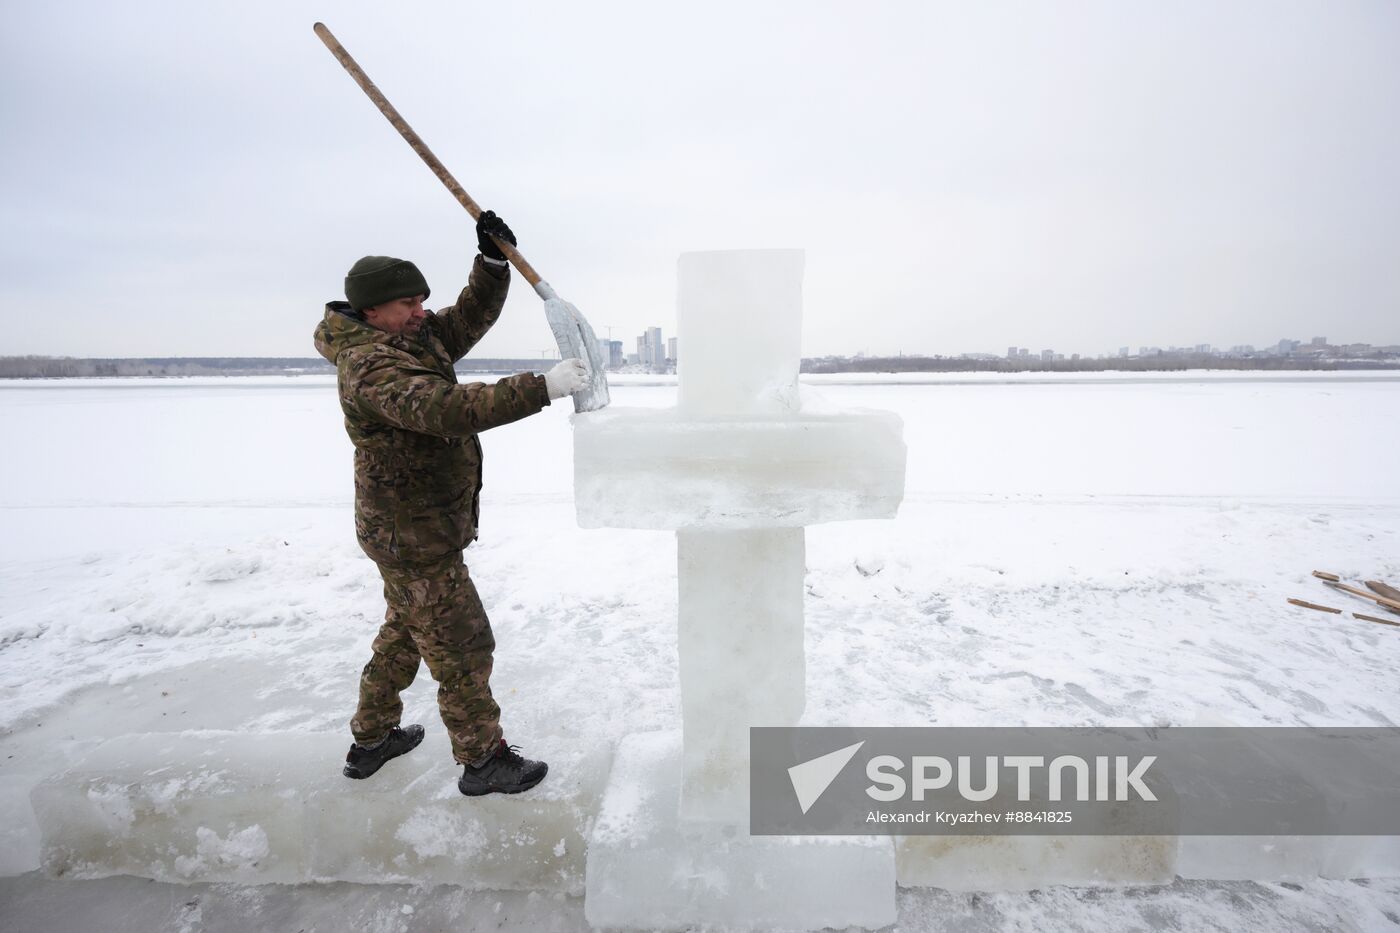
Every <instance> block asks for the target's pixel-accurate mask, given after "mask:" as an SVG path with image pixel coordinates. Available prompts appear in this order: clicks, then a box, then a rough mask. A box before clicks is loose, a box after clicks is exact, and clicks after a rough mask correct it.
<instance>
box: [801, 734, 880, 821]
mask: <svg viewBox="0 0 1400 933" xmlns="http://www.w3.org/2000/svg"><path fill="white" fill-rule="evenodd" d="M864 744H865V742H864V741H860V742H857V743H856V744H854V745H847V746H846V747H845V748H838V749H837V750H836V751H834V752H828V753H827V754H825V755H822V756H821V757H819V758H813V759H812V760H811V761H804V762H802V764H800V765H793V766H792V767H791V768H788V778H790V779H791V780H792V790H793V792H794V793H795V794H797V803H798V805H799V806H801V807H802V812H803V813H804V814H805V813H806V812H807V811H808V810H810V809H812V805H813V804H815V803H816V802H817V800H818V799H819V798H820V797H821V795H822V794H824V793H826V789H827V788H828V787H830V786H831V782H832V781H834V780H836V776H837V775H839V774H840V773H841V769H843V768H845V767H846V765H847V764H848V763H849V762H850V760H851V759H852V758H854V757H855V754H856V752H858V751H860V747H861V746H862V745H864Z"/></svg>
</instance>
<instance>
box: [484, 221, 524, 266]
mask: <svg viewBox="0 0 1400 933" xmlns="http://www.w3.org/2000/svg"><path fill="white" fill-rule="evenodd" d="M493 236H494V237H499V238H501V239H502V240H505V241H506V242H507V243H509V244H510V245H511V246H514V245H515V234H514V233H511V232H510V228H509V227H507V226H506V222H505V221H504V220H502V219H501V218H499V217H497V216H496V212H495V211H482V212H481V216H480V217H478V218H477V219H476V245H477V247H478V248H479V249H480V250H481V255H483V256H485V257H486V258H487V259H494V260H496V261H497V262H503V261H504V260H505V258H506V256H505V253H502V252H501V250H500V248H499V247H497V246H496V244H495V243H493V242H491V237H493Z"/></svg>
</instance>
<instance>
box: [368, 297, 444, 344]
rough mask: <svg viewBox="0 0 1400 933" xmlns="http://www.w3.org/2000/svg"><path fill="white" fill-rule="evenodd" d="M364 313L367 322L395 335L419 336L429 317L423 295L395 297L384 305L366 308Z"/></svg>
mask: <svg viewBox="0 0 1400 933" xmlns="http://www.w3.org/2000/svg"><path fill="white" fill-rule="evenodd" d="M364 315H365V323H367V324H369V325H370V326H371V327H377V328H379V329H380V330H382V331H384V332H386V333H390V334H394V335H395V336H399V335H403V336H407V337H417V336H418V331H419V330H420V329H421V328H422V327H423V322H424V321H425V320H427V318H428V315H427V312H425V311H424V310H423V296H422V295H414V296H413V297H412V298H395V299H394V300H393V301H386V302H385V303H384V304H382V305H375V306H374V307H373V308H365V311H364Z"/></svg>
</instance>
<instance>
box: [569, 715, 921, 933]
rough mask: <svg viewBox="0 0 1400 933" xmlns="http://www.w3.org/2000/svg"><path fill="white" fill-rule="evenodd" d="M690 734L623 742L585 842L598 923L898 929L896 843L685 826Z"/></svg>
mask: <svg viewBox="0 0 1400 933" xmlns="http://www.w3.org/2000/svg"><path fill="white" fill-rule="evenodd" d="M680 777H681V735H680V733H679V732H644V733H636V734H633V735H630V736H628V737H627V738H625V739H623V741H622V743H621V744H620V745H619V746H618V750H617V754H616V756H615V764H614V766H613V772H612V776H611V777H610V778H609V781H608V789H607V793H606V794H605V795H604V798H603V804H602V810H601V811H600V812H599V814H598V820H597V822H596V823H595V824H594V826H593V834H592V836H591V837H590V839H589V843H588V872H587V874H588V893H587V895H586V897H585V900H584V912H585V914H586V916H587V917H588V921H589V923H591V924H593V925H594V926H601V927H636V928H642V929H686V928H690V927H695V926H700V927H710V926H715V927H723V928H728V929H785V930H807V929H811V930H816V929H822V928H824V927H835V928H838V929H839V928H843V927H848V926H858V927H866V928H876V927H882V926H885V925H887V924H890V923H893V922H894V921H895V858H894V845H893V840H892V839H890V838H889V837H870V836H796V837H786V836H750V835H749V834H748V829H747V827H746V826H733V825H724V824H716V823H709V822H706V823H699V822H689V821H684V820H681V819H680V818H679V804H680Z"/></svg>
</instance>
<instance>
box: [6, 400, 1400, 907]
mask: <svg viewBox="0 0 1400 933" xmlns="http://www.w3.org/2000/svg"><path fill="white" fill-rule="evenodd" d="M977 375H978V376H981V377H983V378H968V377H967V376H961V375H959V376H947V377H939V376H920V377H913V378H911V377H907V376H905V377H873V378H862V379H853V377H851V376H849V375H847V376H839V377H813V378H804V392H808V393H815V394H816V395H818V396H820V397H821V399H822V400H824V401H825V402H827V403H829V404H832V405H837V406H843V407H846V406H851V407H871V408H882V409H888V410H892V411H895V412H897V413H898V414H900V415H901V416H902V417H903V419H904V424H905V438H906V441H907V442H908V445H909V465H908V478H907V492H906V496H905V502H904V505H903V507H902V509H901V511H900V515H899V518H898V519H896V520H895V521H890V522H853V523H843V524H833V525H824V526H816V527H812V528H809V529H808V532H807V568H808V573H807V591H808V600H807V658H808V697H809V699H808V705H807V713H806V718H805V721H806V722H808V723H811V724H832V725H836V724H839V725H918V724H938V725H978V724H982V725H1016V724H1026V725H1084V724H1113V725H1141V724H1188V723H1212V722H1219V721H1222V720H1228V721H1232V722H1235V723H1239V724H1244V725H1371V724H1375V725H1396V724H1400V689H1397V686H1396V680H1395V674H1394V671H1395V668H1396V665H1397V662H1400V630H1397V629H1392V628H1389V627H1385V626H1380V625H1376V624H1374V623H1369V622H1363V621H1358V620H1354V619H1352V618H1351V617H1350V615H1349V614H1348V615H1345V616H1335V615H1324V614H1320V613H1316V612H1311V611H1308V610H1304V609H1299V608H1296V607H1293V606H1290V605H1288V604H1287V603H1286V602H1285V599H1286V598H1287V597H1289V596H1297V597H1301V598H1304V599H1309V600H1312V601H1315V602H1321V603H1325V604H1329V605H1336V606H1339V607H1342V608H1346V609H1347V610H1351V609H1354V608H1355V609H1359V610H1360V611H1362V612H1368V611H1369V612H1370V613H1371V614H1377V615H1380V614H1384V613H1382V612H1376V611H1374V610H1372V609H1368V608H1367V606H1366V605H1364V604H1363V603H1362V602H1361V601H1360V600H1355V599H1353V598H1351V597H1344V596H1342V595H1341V594H1334V593H1333V592H1332V591H1330V590H1327V589H1326V588H1325V587H1323V586H1322V585H1321V584H1320V583H1319V582H1318V581H1316V580H1315V579H1313V578H1312V577H1311V576H1310V572H1311V571H1312V570H1313V569H1326V570H1331V571H1333V572H1336V573H1339V574H1341V575H1342V576H1343V577H1345V578H1348V579H1351V580H1360V579H1376V578H1379V579H1383V580H1388V581H1389V582H1391V583H1392V584H1397V585H1400V485H1398V484H1397V483H1396V480H1395V475H1396V474H1395V466H1394V465H1395V462H1396V459H1397V458H1396V455H1397V454H1400V439H1397V435H1396V434H1395V433H1394V432H1393V425H1395V424H1396V423H1400V377H1397V376H1395V375H1394V374H1386V375H1379V374H1369V375H1367V374H1358V373H1346V374H1330V373H1328V374H1323V373H1307V374H1296V373H1289V374H1255V373H1250V374H1240V373H1229V374H1207V373H1185V374H1155V373H1154V374H1142V375H1137V374H1131V375H1130V374H1104V375H1099V374H1095V378H1093V379H1085V378H1082V377H1063V378H1058V379H1057V378H1055V377H1053V376H1051V377H1047V376H1045V375H1043V374H1027V377H1026V378H1021V379H1015V378H1009V377H1004V376H1003V377H998V378H996V379H990V378H985V376H986V375H987V374H977ZM1031 375H1035V376H1037V378H1035V379H1033V380H1032V379H1030V378H1029V376H1031ZM613 395H614V404H615V405H619V406H621V405H626V406H668V405H671V404H673V403H674V399H675V387H674V383H673V381H672V380H667V379H664V378H646V377H638V378H631V379H622V380H617V381H615V384H614V389H613ZM571 412H572V406H571V405H569V404H568V403H567V402H566V403H563V404H559V403H556V404H555V405H553V406H551V407H550V408H549V409H547V410H546V411H545V412H544V413H543V414H542V415H540V416H536V417H533V418H529V419H526V420H525V421H523V422H520V423H518V424H515V425H510V426H507V427H504V428H501V429H497V430H494V431H491V432H489V433H487V434H486V435H484V436H483V445H484V447H485V449H486V472H485V485H484V488H483V493H482V527H481V540H480V541H479V542H478V543H477V544H474V545H473V546H472V547H471V548H470V549H469V550H468V552H467V559H468V565H469V567H470V568H471V572H472V575H473V577H474V579H475V581H476V583H477V586H478V588H479V590H480V591H481V594H482V597H483V600H484V601H485V603H486V605H487V607H488V610H489V611H490V613H491V618H492V624H493V627H494V628H495V631H496V636H497V641H498V650H497V662H496V668H495V673H494V676H493V685H494V687H495V689H496V692H497V695H498V697H499V698H500V700H501V703H502V706H503V708H504V724H505V727H506V730H507V736H508V737H509V739H510V740H511V741H512V742H516V743H519V744H521V745H522V746H523V747H524V748H525V750H526V751H527V752H535V751H538V752H540V753H541V755H542V756H543V757H546V758H548V757H549V754H550V752H551V750H552V749H558V748H561V747H564V746H567V745H572V744H576V743H586V744H591V743H606V744H609V745H611V744H614V743H616V742H617V740H618V739H619V738H620V737H621V736H622V735H624V734H626V733H629V732H634V731H639V730H647V729H658V728H671V727H675V726H676V725H677V724H678V721H679V691H678V685H677V681H676V644H675V635H676V633H675V623H674V620H675V615H676V582H675V569H676V568H675V556H676V555H675V538H674V536H673V535H672V534H670V533H668V532H644V531H620V530H605V531H583V530H580V529H579V528H577V526H576V524H575V522H574V512H573V492H572V488H573V487H572V462H571V438H570V429H569V418H570V414H571ZM0 431H3V432H4V436H5V437H7V438H9V439H10V443H9V444H8V445H7V447H8V450H7V455H6V457H5V458H3V459H0V522H3V531H4V533H3V535H0V729H3V730H4V731H3V734H0V796H2V797H3V800H4V801H5V805H6V807H7V809H8V808H10V807H16V808H17V807H18V806H19V805H20V804H21V803H22V802H23V800H24V796H23V793H24V792H25V791H26V790H27V787H28V786H30V785H32V783H33V782H34V781H36V780H37V779H38V778H39V777H40V776H42V775H43V774H44V773H46V772H48V771H52V770H56V769H57V768H58V767H60V766H61V765H62V764H63V763H65V762H66V761H68V760H71V759H72V757H74V756H75V755H77V754H80V753H81V752H82V751H83V750H84V749H85V748H88V747H91V745H92V744H94V743H95V742H96V741H98V740H101V739H104V738H107V737H110V736H112V735H118V734H122V733H126V732H140V731H153V730H172V731H174V730H185V729H239V730H246V731H248V732H250V733H252V732H257V731H260V730H288V729H299V730H326V731H345V729H346V726H345V723H346V720H347V719H348V717H349V714H350V712H351V709H352V708H353V704H354V696H355V683H356V679H357V677H358V674H359V669H360V667H361V666H362V665H363V663H364V661H365V660H366V659H367V657H368V653H367V652H368V644H369V641H370V639H371V638H372V636H373V633H374V630H375V629H376V627H377V625H378V624H379V621H380V620H381V618H382V613H383V602H382V597H381V595H380V581H379V577H378V575H377V573H376V572H375V568H374V565H373V564H372V563H371V562H370V561H368V560H367V559H366V558H365V557H364V556H363V555H362V554H361V553H360V551H359V549H358V547H357V546H356V545H355V542H354V538H353V527H352V523H351V515H350V509H351V496H352V490H351V484H350V452H349V451H350V448H349V442H348V440H347V439H346V438H345V435H344V431H343V430H342V428H341V423H340V413H339V409H338V406H337V402H336V397H335V392H334V389H333V380H332V379H329V378H325V377H297V378H267V377H259V378H249V379H201V380H193V379H192V380H71V381H45V382H7V383H0ZM1387 432H1389V433H1387ZM405 715H406V718H409V719H412V720H416V721H421V722H424V723H425V724H427V726H428V729H429V733H430V736H435V738H430V745H429V746H428V747H429V748H430V749H431V748H435V747H436V746H438V745H441V746H443V748H445V741H443V740H442V736H441V734H440V733H441V731H442V727H441V724H440V722H439V720H438V719H437V714H436V707H435V702H434V691H433V685H432V683H431V680H430V679H429V677H428V675H427V673H426V671H422V672H420V675H419V680H418V682H417V683H415V684H414V686H413V687H412V688H411V690H410V691H409V694H408V696H407V697H406V713H405ZM347 742H348V734H347ZM327 767H329V768H335V767H338V762H328V763H327ZM23 816H24V815H23V814H20V813H18V812H17V813H16V816H15V819H14V820H12V821H11V822H10V825H9V828H8V829H7V830H6V841H7V842H8V845H7V846H6V847H5V849H4V852H5V854H4V856H3V858H0V867H3V868H5V869H7V870H8V872H9V873H11V874H19V873H22V872H26V871H30V870H31V869H33V868H34V866H35V864H36V850H35V848H34V846H35V840H34V838H33V833H32V827H30V826H28V824H26V823H24V820H23V818H22V817H23ZM67 884H68V885H70V886H72V885H78V886H79V887H69V888H67V889H64V888H62V885H55V884H52V883H45V882H41V881H40V880H39V879H38V878H37V877H35V876H28V878H27V879H26V878H21V879H16V880H13V881H10V882H7V883H6V884H5V885H4V886H0V912H8V910H6V909H5V908H4V905H6V904H9V905H10V906H11V908H15V909H18V906H19V905H21V904H30V905H36V904H40V903H43V902H44V899H45V898H46V897H50V898H52V897H57V896H58V895H56V894H52V895H50V894H46V893H45V892H50V891H55V890H70V891H72V892H74V896H79V898H80V899H81V897H80V895H77V892H78V891H79V890H80V888H81V886H82V885H95V884H99V882H68V883H67ZM133 884H135V883H134V882H133ZM344 887H345V888H346V889H347V890H350V891H353V890H354V888H355V886H344ZM332 889H334V890H335V891H340V888H338V887H335V886H329V887H327V888H326V889H322V890H319V892H313V891H310V890H308V891H307V893H306V896H307V897H308V898H311V899H312V900H315V899H316V898H321V899H322V901H324V902H325V903H331V902H335V903H339V902H340V900H343V899H345V898H351V899H353V897H352V896H351V895H350V894H345V893H344V892H343V891H341V893H336V894H332V893H330V892H331V891H332ZM111 890H112V891H121V890H123V889H122V888H121V886H120V884H116V886H115V887H113V888H111ZM172 890H173V891H176V892H178V891H179V890H180V889H178V888H172ZM191 890H194V889H191ZM201 890H203V891H205V896H209V897H215V898H216V899H217V898H223V899H224V901H225V902H229V903H232V902H233V901H238V902H240V903H242V902H243V901H242V900H239V899H240V898H242V899H245V900H246V899H251V900H248V902H249V903H252V902H256V901H257V900H258V898H263V899H264V900H265V901H266V902H267V903H269V904H275V903H277V899H276V896H275V895H274V894H272V893H267V892H263V893H261V894H259V893H257V892H254V891H250V892H248V893H247V894H246V895H241V894H238V893H237V892H229V891H228V890H226V889H219V888H214V889H201ZM396 890H397V893H395V894H392V895H390V894H384V893H369V892H368V891H367V892H365V893H364V894H363V895H362V896H363V898H365V899H366V900H365V901H364V903H366V904H369V903H371V902H373V903H378V900H375V899H379V900H382V899H384V898H386V897H399V898H401V899H403V903H405V904H409V903H412V902H413V898H414V897H415V896H419V895H414V894H408V893H405V892H404V891H403V890H402V889H396ZM132 891H133V893H132V896H133V897H136V894H135V889H134V888H133V889H132ZM220 891H223V893H219V892H220ZM1229 891H1230V889H1229V887H1228V886H1224V887H1221V886H1199V885H1197V886H1192V885H1191V884H1187V883H1179V884H1178V885H1176V886H1172V887H1167V888H1143V889H1138V890H1136V891H1135V893H1132V894H1131V895H1127V894H1122V893H1118V894H1104V895H1102V896H1099V895H1095V896H1084V895H1082V894H1076V893H1073V892H1067V891H1063V890H1062V891H1057V892H1051V893H1048V894H1044V895H1037V896H1030V895H1024V896H1023V895H999V896H997V897H994V898H984V899H982V900H981V901H977V900H975V899H974V900H969V899H967V898H957V899H954V900H955V901H956V903H954V900H949V901H947V902H946V903H943V902H940V901H939V895H937V894H936V892H925V891H907V892H904V893H903V894H902V895H901V901H900V904H901V918H902V922H901V928H906V929H913V928H924V927H925V926H929V925H935V924H936V923H937V922H939V921H940V920H942V919H946V916H947V912H948V911H951V912H952V913H954V914H957V915H958V916H960V917H964V916H965V917H966V923H967V928H969V929H981V928H984V927H985V928H992V927H994V926H995V925H996V923H995V922H993V920H992V919H991V918H993V917H999V918H1001V919H1000V921H998V922H1008V923H1009V922H1011V921H1010V920H1008V919H1007V918H1016V917H1019V918H1020V920H1019V921H1017V922H1022V923H1025V924H1028V925H1033V924H1034V922H1035V920H1036V918H1037V917H1042V916H1043V917H1046V918H1051V917H1053V918H1055V921H1054V922H1053V923H1051V924H1050V925H1053V926H1059V927H1073V926H1076V925H1078V926H1081V927H1085V928H1095V927H1098V926H1113V927H1152V926H1164V927H1171V926H1172V925H1173V924H1176V925H1177V926H1181V927H1183V928H1209V927H1211V926H1230V927H1233V928H1237V929H1239V928H1247V924H1249V923H1254V922H1256V921H1257V922H1260V923H1261V924H1263V923H1266V922H1267V921H1269V920H1270V918H1272V921H1273V922H1274V923H1275V924H1278V923H1280V922H1281V923H1282V924H1283V925H1284V926H1291V927H1296V926H1298V925H1301V924H1304V923H1314V924H1316V925H1318V926H1319V927H1325V928H1339V927H1340V928H1347V927H1350V928H1353V929H1373V928H1376V927H1377V926H1378V925H1379V924H1381V923H1382V922H1383V921H1382V920H1381V918H1383V917H1386V918H1389V922H1391V923H1395V922H1397V918H1400V882H1395V881H1385V882H1382V881H1376V882H1372V883H1370V884H1368V885H1361V884H1357V883H1354V882H1317V883H1316V884H1308V885H1304V890H1302V891H1294V890H1292V889H1291V888H1289V889H1283V888H1280V887H1279V886H1276V885H1269V886H1263V887H1261V886H1241V887H1240V888H1238V890H1237V891H1236V893H1235V894H1230V893H1228V892H1229ZM1221 892H1227V893H1221ZM95 896H96V895H94V897H95ZM179 896H180V895H179V894H178V893H177V894H175V895H172V897H175V898H178V897H179ZM191 896H193V895H191ZM444 896H445V895H443V894H441V893H439V894H435V895H431V896H429V894H427V893H422V894H421V897H422V898H424V900H425V903H426V902H429V901H432V900H433V898H436V899H437V901H441V899H442V898H443V897H444ZM950 897H951V896H950ZM230 899H232V900H230ZM338 899H339V900H338ZM487 900H489V898H488V899H487ZM508 900H509V899H508ZM322 901H317V903H321V902H322ZM308 903H309V902H308ZM386 903H387V902H386ZM483 903H484V901H483ZM492 903H495V902H494V901H492ZM510 903H513V904H517V905H522V904H525V903H526V902H525V901H522V900H520V899H519V898H518V897H517V898H516V899H515V900H511V901H510ZM1183 905H1186V906H1183ZM527 906H528V905H527ZM268 909H269V910H273V909H274V908H273V907H269V908H268ZM276 909H278V910H283V911H285V910H286V909H288V908H286V907H285V906H284V907H281V908H276ZM347 909H348V908H347ZM365 909H368V908H365ZM438 909H439V910H446V909H447V908H445V907H441V906H439V908H438ZM327 910H328V911H329V910H330V908H327ZM531 910H532V911H534V910H538V905H536V906H535V907H533V908H531ZM559 911H560V913H559V916H558V917H557V918H556V919H557V920H558V923H559V925H560V927H561V928H572V926H576V925H577V924H576V923H571V922H570V920H569V918H570V917H571V916H573V917H574V920H575V921H580V922H581V916H577V915H578V913H579V912H578V908H577V904H576V903H575V902H572V901H568V902H564V903H561V904H560V906H559ZM1104 911H1107V913H1104ZM332 913H333V911H332ZM23 915H24V916H30V915H29V914H28V913H23ZM516 915H517V916H524V914H520V913H519V912H517V914H516ZM180 916H182V915H178V914H172V915H171V917H173V918H174V919H171V920H170V921H169V922H170V923H171V924H172V925H171V926H169V928H170V929H179V928H180V926H181V924H183V923H185V920H181V919H179V917H180ZM386 916H387V915H386ZM408 917H409V915H407V914H403V915H402V916H401V918H400V919H399V920H395V921H394V923H395V924H399V923H404V924H407V925H406V926H404V928H405V929H416V928H418V927H417V926H415V925H414V924H413V923H410V922H409V921H408V919H407V918H408ZM1096 918H1097V919H1096ZM1154 918H1156V919H1154ZM185 919H186V920H187V919H188V918H185ZM496 919H499V917H496ZM385 922H386V923H387V922H388V921H387V920H386V921H385ZM28 928H32V929H44V928H46V927H44V926H43V925H36V926H31V927H28ZM47 928H50V929H57V928H58V927H57V926H54V927H47ZM200 928H209V929H215V928H225V929H228V928H233V927H228V926H225V927H219V926H218V925H217V924H213V925H210V924H208V923H206V924H205V927H200V926H199V925H195V926H193V927H191V929H200ZM316 928H321V927H320V926H315V925H313V926H308V929H316ZM384 928H385V929H394V928H397V927H396V926H385V927H384ZM1260 928H1261V929H1262V928H1264V927H1263V926H1261V927H1260Z"/></svg>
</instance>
